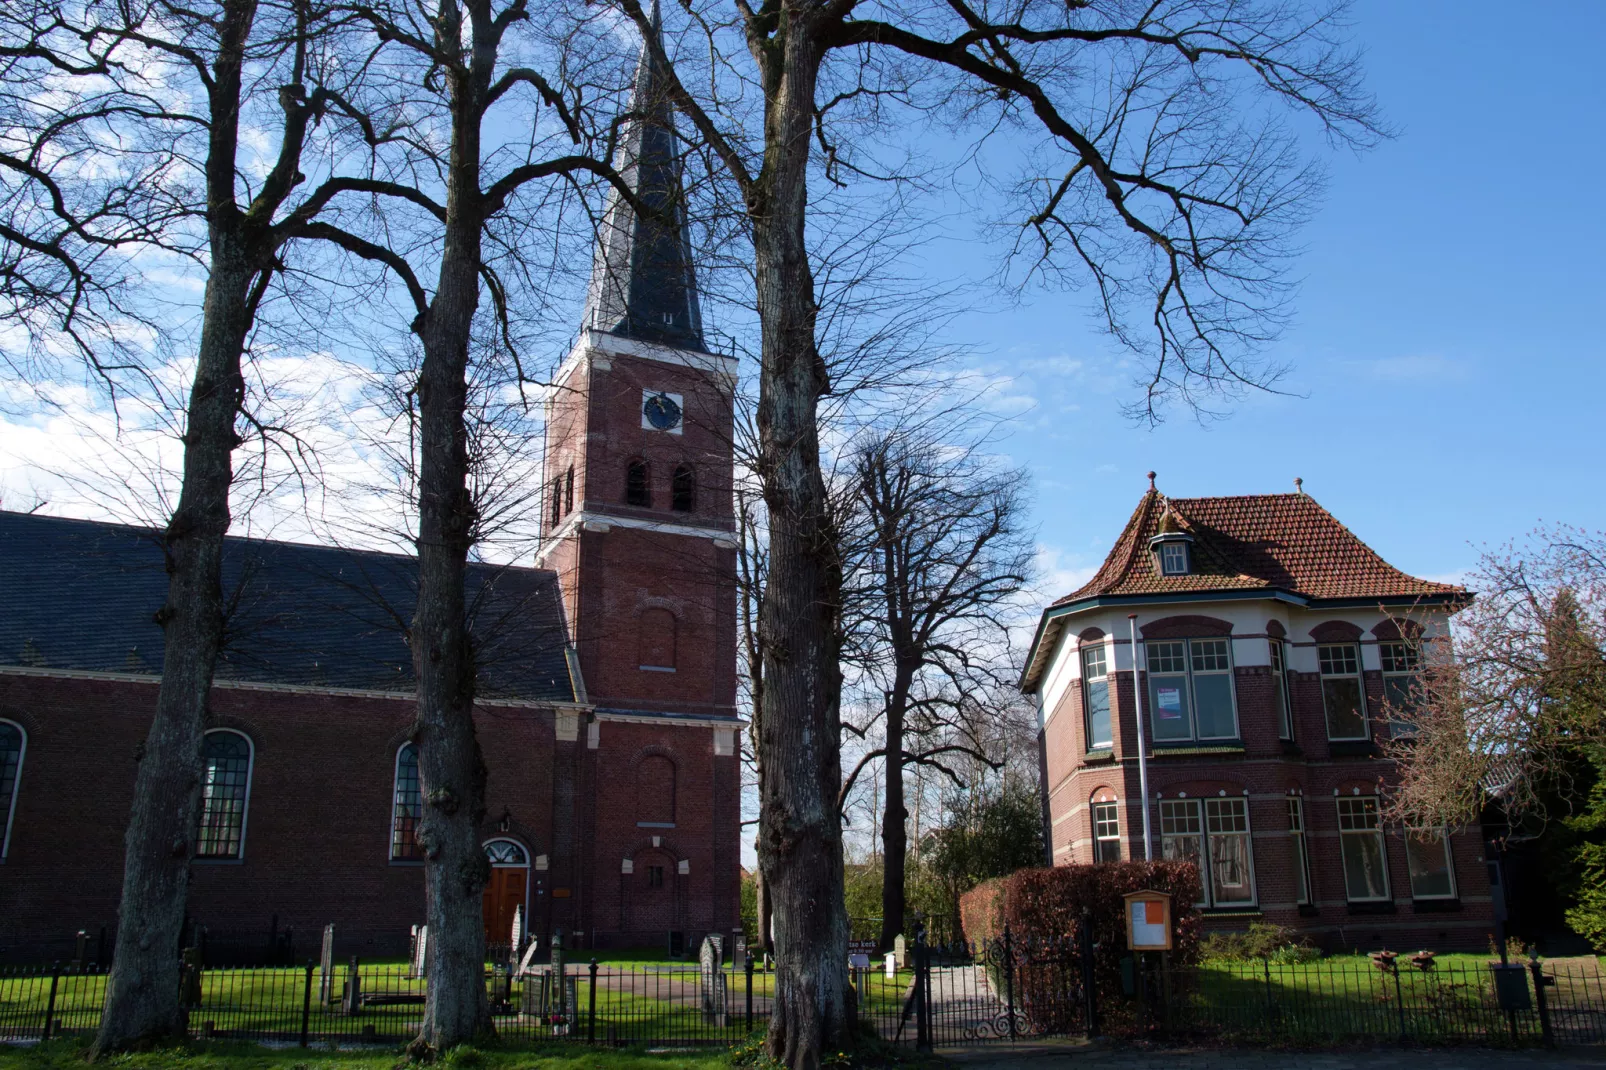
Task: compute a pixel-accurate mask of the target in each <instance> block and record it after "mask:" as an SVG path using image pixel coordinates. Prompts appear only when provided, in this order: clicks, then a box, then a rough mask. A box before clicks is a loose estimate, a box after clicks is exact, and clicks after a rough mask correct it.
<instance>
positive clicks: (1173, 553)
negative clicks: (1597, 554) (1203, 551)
mask: <svg viewBox="0 0 1606 1070" xmlns="http://www.w3.org/2000/svg"><path fill="white" fill-rule="evenodd" d="M1160 571H1161V572H1163V573H1165V574H1166V575H1167V576H1186V575H1187V574H1188V544H1187V543H1184V542H1164V543H1161V544H1160Z"/></svg>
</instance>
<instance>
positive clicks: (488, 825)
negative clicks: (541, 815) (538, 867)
mask: <svg viewBox="0 0 1606 1070" xmlns="http://www.w3.org/2000/svg"><path fill="white" fill-rule="evenodd" d="M501 821H502V819H501V818H500V817H496V818H491V817H488V818H486V819H485V820H484V821H481V822H480V823H479V824H478V825H477V826H475V828H474V835H475V836H477V837H478V838H479V841H480V843H481V844H482V845H483V844H484V843H485V842H486V841H488V840H512V841H513V842H514V843H517V844H518V845H519V846H521V847H523V848H524V850H525V851H526V852H528V853H529V856H530V865H531V866H534V865H535V856H536V855H539V854H547V853H549V852H547V851H544V850H543V849H542V848H541V838H540V836H539V835H537V834H536V831H535V830H534V829H532V828H531V827H530V826H528V825H526V824H524V823H523V822H522V821H519V820H518V819H517V818H512V819H509V821H508V823H507V831H506V832H503V831H502V828H501Z"/></svg>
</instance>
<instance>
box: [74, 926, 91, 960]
mask: <svg viewBox="0 0 1606 1070" xmlns="http://www.w3.org/2000/svg"><path fill="white" fill-rule="evenodd" d="M88 964H89V934H88V933H87V932H85V931H84V930H83V929H79V930H78V938H77V940H76V941H74V945H73V957H72V969H75V970H81V969H83V968H84V967H85V966H87V965H88Z"/></svg>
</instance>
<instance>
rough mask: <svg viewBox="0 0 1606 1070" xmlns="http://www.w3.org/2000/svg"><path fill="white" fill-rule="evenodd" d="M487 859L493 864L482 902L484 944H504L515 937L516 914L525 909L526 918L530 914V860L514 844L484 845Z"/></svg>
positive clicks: (501, 841) (500, 841)
mask: <svg viewBox="0 0 1606 1070" xmlns="http://www.w3.org/2000/svg"><path fill="white" fill-rule="evenodd" d="M485 855H486V857H487V858H489V859H490V862H491V879H490V880H489V881H488V882H487V883H486V885H485V893H484V895H483V896H482V898H481V914H482V916H483V917H484V919H485V942H486V943H488V944H505V943H507V942H508V940H509V939H510V938H511V937H512V934H513V912H514V911H515V910H517V909H518V908H519V907H524V908H525V915H526V916H528V914H529V907H528V906H527V905H526V903H525V901H524V896H525V889H526V887H527V886H528V884H529V880H530V858H529V855H527V854H526V853H525V851H524V848H523V847H521V846H519V845H518V844H516V843H514V842H513V841H512V840H492V841H491V842H490V843H487V844H486V845H485Z"/></svg>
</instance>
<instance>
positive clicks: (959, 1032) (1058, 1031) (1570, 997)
mask: <svg viewBox="0 0 1606 1070" xmlns="http://www.w3.org/2000/svg"><path fill="white" fill-rule="evenodd" d="M1095 954H1096V949H1095V948H1094V947H1093V946H1092V945H1091V944H1089V943H1084V942H1082V941H1079V940H1076V939H1071V940H1066V941H1064V942H1049V943H1031V942H1024V941H1016V940H1015V939H1014V938H1013V937H1012V936H1011V935H1010V934H1008V933H1007V932H1006V934H1005V936H1004V938H1003V939H1001V940H999V941H995V942H993V943H990V944H988V945H986V946H984V947H979V948H967V947H963V946H959V947H955V948H928V947H926V946H925V944H924V943H923V942H922V941H920V940H918V939H917V940H916V941H915V944H914V947H913V948H912V950H911V954H910V955H909V956H908V959H907V961H906V963H905V965H903V966H901V967H899V966H897V965H896V964H895V963H894V964H893V965H892V966H890V967H889V966H887V965H885V964H880V965H877V966H876V967H874V968H871V969H855V970H853V971H852V983H853V986H854V989H855V994H856V997H857V1006H858V1014H859V1020H860V1023H861V1025H862V1026H863V1027H864V1028H866V1029H868V1030H872V1031H873V1032H874V1033H875V1034H877V1035H878V1036H880V1037H881V1038H882V1039H884V1040H885V1041H887V1042H890V1043H894V1044H906V1045H911V1046H924V1047H930V1048H943V1047H949V1046H955V1045H972V1044H977V1043H991V1042H1009V1041H1018V1040H1022V1039H1026V1038H1041V1037H1055V1036H1065V1037H1073V1036H1092V1035H1100V1034H1102V1035H1111V1036H1124V1037H1139V1036H1149V1037H1173V1038H1178V1039H1205V1038H1208V1039H1219V1040H1222V1041H1232V1042H1241V1043H1286V1044H1296V1045H1313V1046H1319V1045H1323V1044H1334V1043H1353V1042H1356V1041H1409V1042H1420V1043H1453V1042H1470V1043H1478V1044H1494V1045H1540V1044H1569V1045H1571V1044H1591V1043H1606V978H1603V977H1602V975H1601V973H1600V972H1599V971H1598V970H1597V969H1596V968H1595V967H1594V965H1593V963H1592V962H1584V963H1545V964H1538V963H1534V964H1528V965H1525V966H1521V967H1516V968H1513V969H1512V970H1508V971H1506V972H1505V973H1504V975H1501V974H1499V973H1498V972H1497V971H1495V970H1493V969H1491V968H1490V967H1488V966H1485V965H1482V964H1468V963H1438V964H1435V965H1433V966H1432V967H1431V968H1423V969H1417V968H1413V967H1412V966H1411V965H1410V964H1409V963H1407V962H1398V963H1386V964H1382V965H1378V964H1373V963H1371V962H1368V961H1366V960H1357V961H1344V960H1332V959H1328V960H1319V961H1317V962H1313V963H1309V964H1303V965H1281V964H1277V963H1269V962H1259V963H1240V964H1209V965H1205V966H1189V967H1173V968H1163V967H1162V965H1161V964H1160V962H1159V961H1158V959H1157V957H1156V958H1151V959H1149V960H1146V961H1145V960H1142V959H1139V960H1137V961H1136V962H1135V966H1136V967H1137V968H1136V969H1134V970H1132V971H1130V973H1129V974H1128V975H1127V977H1126V980H1127V981H1128V985H1127V986H1126V988H1125V989H1124V990H1122V991H1118V992H1110V991H1104V990H1100V989H1099V987H1098V986H1097V985H1095V984H1094V978H1095V977H1096V976H1101V975H1098V974H1096V972H1095V970H1094V957H1095ZM486 985H487V993H488V995H489V998H490V1002H491V1009H492V1016H493V1022H494V1024H495V1027H496V1031H497V1033H498V1034H499V1035H500V1036H502V1037H504V1038H506V1039H509V1040H513V1041H521V1040H522V1041H536V1040H543V1041H552V1040H565V1041H573V1042H580V1043H594V1044H614V1045H641V1044H646V1045H652V1046H674V1045H702V1046H707V1045H732V1044H735V1043H737V1042H739V1041H740V1040H741V1039H742V1038H744V1037H746V1036H748V1035H749V1034H750V1033H751V1032H752V1031H753V1030H754V1029H755V1028H760V1027H762V1026H763V1025H764V1024H765V1023H766V1022H767V1021H768V1018H769V1014H770V1011H771V997H772V993H773V991H774V975H773V973H771V972H769V971H766V970H765V969H763V968H762V967H761V966H756V965H755V964H754V963H752V962H751V961H749V962H748V963H747V965H746V967H745V968H743V969H734V968H732V967H731V966H730V965H729V964H728V963H727V964H723V965H722V966H720V968H718V969H716V970H710V971H707V972H705V971H703V970H701V969H699V968H697V967H694V966H683V965H678V964H664V965H644V964H629V965H624V964H618V965H615V964H606V963H596V962H591V963H570V964H568V965H566V966H565V967H563V968H562V970H561V971H558V970H554V969H553V968H551V967H550V966H545V967H543V968H541V969H540V970H538V971H536V972H534V973H531V974H527V975H524V976H514V974H513V973H512V972H511V971H510V970H509V969H508V968H507V967H506V966H505V965H503V964H501V963H498V964H496V965H494V966H492V967H490V968H488V970H487V973H486ZM105 989H106V974H105V971H104V970H103V969H101V968H99V967H96V966H93V965H91V966H87V967H81V968H79V967H74V968H61V967H54V968H32V969H15V968H14V969H10V970H5V971H0V1041H9V1042H16V1041H29V1040H38V1039H48V1038H51V1037H56V1036H78V1037H87V1036H89V1035H92V1034H93V1032H94V1031H95V1029H96V1028H97V1026H98V1024H99V1020H100V1010H101V1005H102V1003H103V1002H104V999H105ZM427 992H428V981H427V979H425V978H420V977H416V976H414V975H413V974H412V973H411V972H410V970H409V969H408V968H407V967H406V966H405V965H399V964H394V963H383V964H364V963H362V962H361V961H360V960H355V959H354V960H350V961H347V962H345V963H340V964H337V965H335V966H333V967H332V968H331V969H330V970H329V971H328V973H327V974H326V973H325V972H324V971H323V970H322V969H321V968H320V967H318V966H317V965H314V964H308V965H306V966H299V967H285V966H277V965H264V966H255V967H237V966H224V967H203V968H199V969H197V968H194V967H193V966H191V967H189V968H186V969H185V971H184V974H183V988H182V1002H183V1003H184V1005H185V1008H186V1014H187V1027H188V1031H189V1034H190V1035H191V1036H193V1037H196V1038H219V1039H231V1040H247V1041H265V1042H272V1043H281V1044H301V1045H311V1044H323V1043H337V1044H351V1043H363V1042H371V1043H376V1044H390V1045H395V1044H400V1043H403V1042H405V1041H407V1040H409V1039H411V1038H412V1037H413V1036H415V1035H417V1032H418V1029H419V1026H420V1023H421V1020H422V1017H423V1013H424V1009H425V1000H426V998H427Z"/></svg>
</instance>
